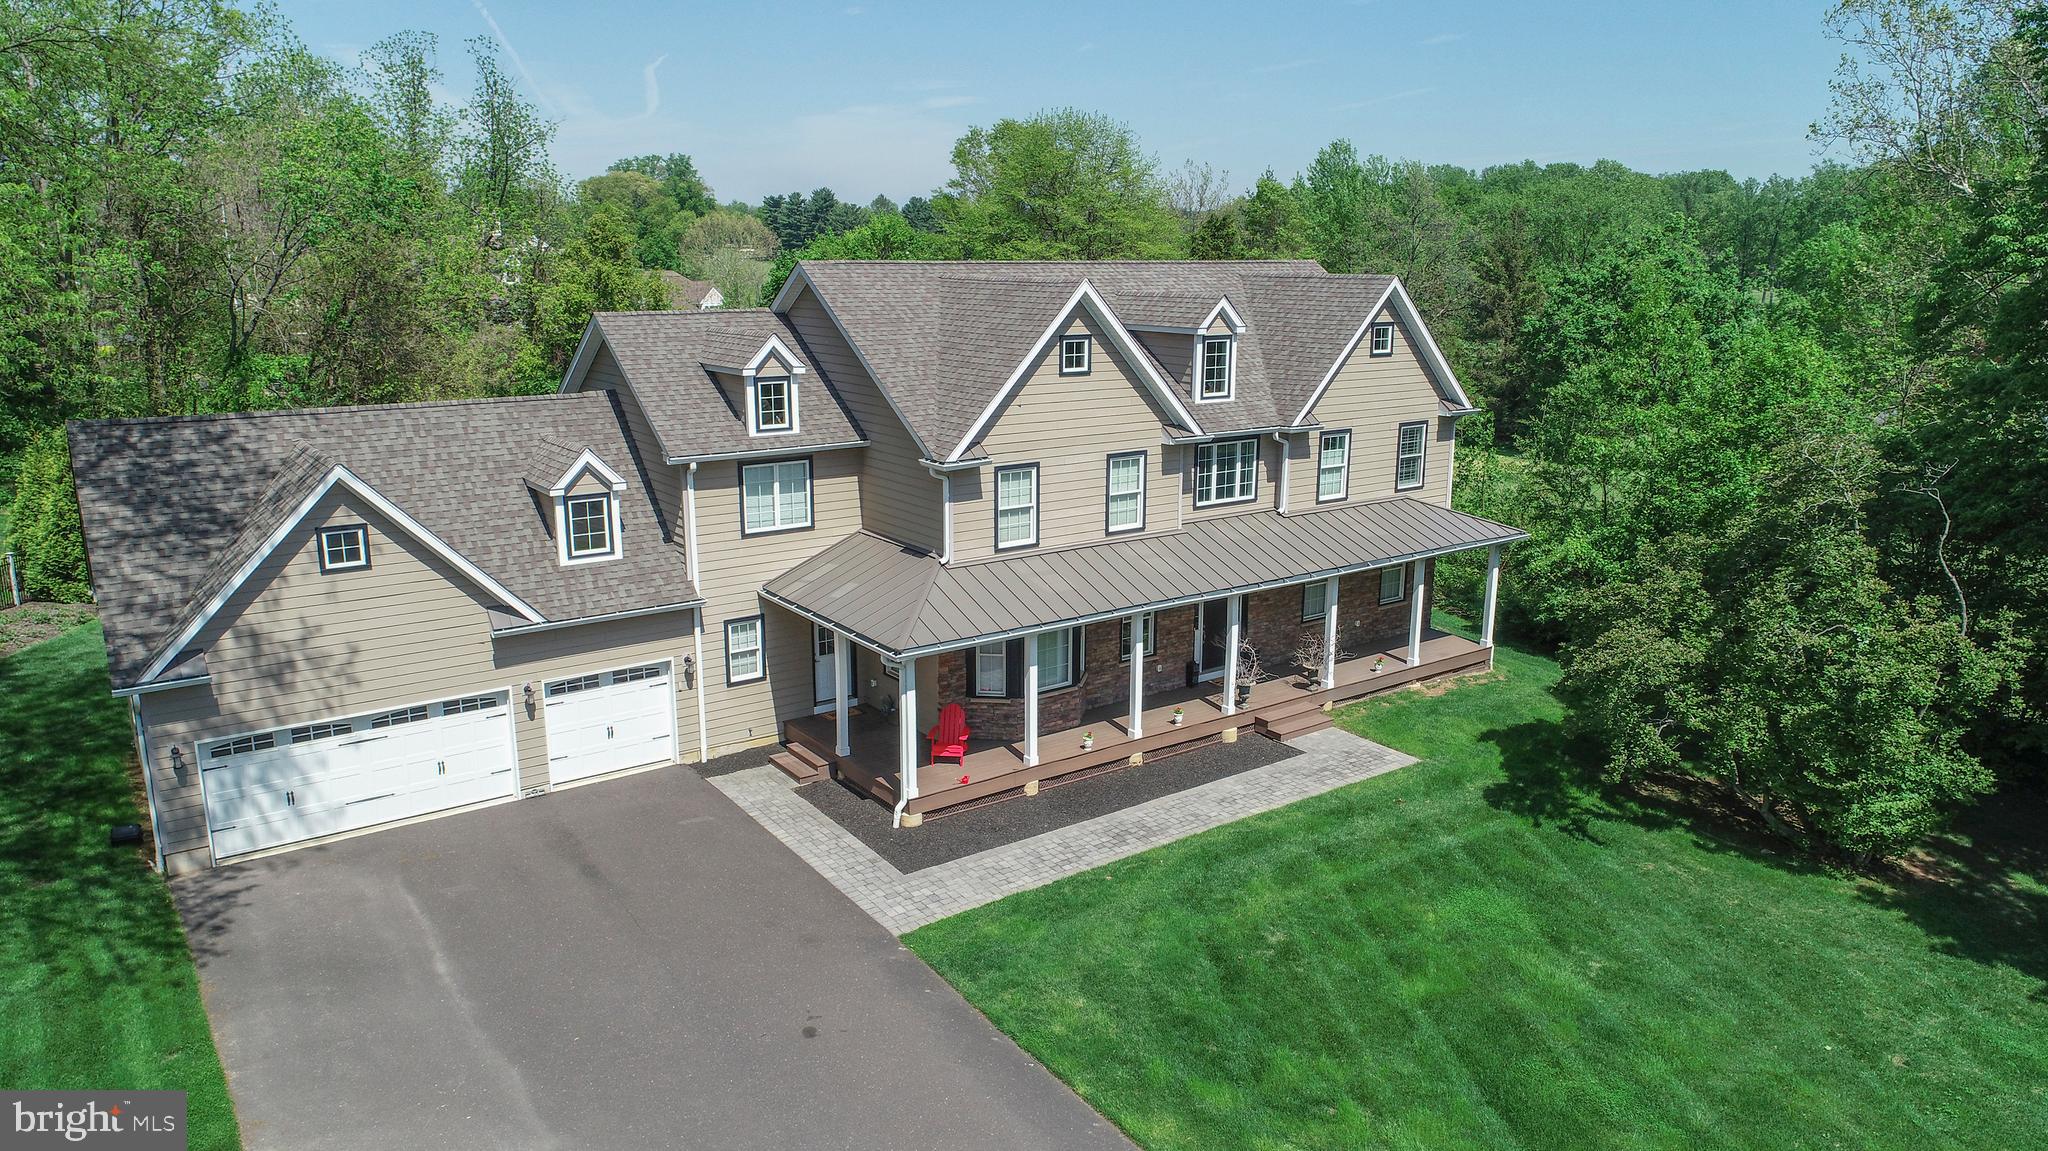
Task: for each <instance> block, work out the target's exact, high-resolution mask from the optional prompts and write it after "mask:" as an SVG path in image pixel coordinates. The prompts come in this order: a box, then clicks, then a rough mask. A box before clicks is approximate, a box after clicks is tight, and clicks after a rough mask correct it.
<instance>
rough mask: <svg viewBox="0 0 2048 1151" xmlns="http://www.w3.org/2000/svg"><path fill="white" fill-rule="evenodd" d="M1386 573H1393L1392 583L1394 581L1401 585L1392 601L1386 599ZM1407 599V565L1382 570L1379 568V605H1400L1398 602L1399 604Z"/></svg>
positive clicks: (1396, 565) (1397, 565)
mask: <svg viewBox="0 0 2048 1151" xmlns="http://www.w3.org/2000/svg"><path fill="white" fill-rule="evenodd" d="M1388 572H1393V573H1394V581H1395V582H1396V583H1398V584H1400V585H1401V590H1400V591H1399V592H1397V593H1395V595H1394V598H1392V599H1388V598H1387V573H1388ZM1407 598H1408V565H1407V564H1395V565H1393V566H1392V567H1384V568H1381V569H1380V589H1379V599H1380V603H1381V604H1390V603H1400V602H1401V601H1402V600H1404V599H1407Z"/></svg>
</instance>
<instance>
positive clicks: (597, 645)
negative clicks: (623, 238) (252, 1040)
mask: <svg viewBox="0 0 2048 1151" xmlns="http://www.w3.org/2000/svg"><path fill="white" fill-rule="evenodd" d="M1471 411H1472V408H1471V405H1470V404H1469V403H1468V402H1467V400H1466V397H1465V394H1464V392H1463V391H1462V390H1461V389H1460V388H1459V386H1458V381H1457V379H1456V378H1455V376H1454V375H1453V374H1452V372H1451V370H1450V368H1449V366H1448V365H1447V364H1446V363H1445V362H1444V359H1443V357H1442V355H1441V354H1440V353H1439V352H1438V350H1437V348H1436V345H1435V344H1434V342H1433V341H1432V340H1431V339H1430V336H1429V332H1428V329H1427V328H1426V327H1425V325H1424V324H1423V322H1422V318H1421V317H1420V316H1419V315H1418V314H1417V313H1416V310H1415V307H1414V305H1413V303H1412V302H1411V301H1410V300H1409V299H1408V296H1407V294H1406V292H1405V291H1403V289H1402V287H1401V285H1400V283H1399V281H1397V280H1395V279H1392V278H1389V277H1385V276H1338V275H1330V274H1327V273H1325V272H1323V271H1322V270H1321V269H1320V268H1319V267H1317V266H1316V265H1315V264H1313V263H1307V262H1273V263H1257V262H1248V263H1187V264H1165V263H1015V264H1008V263H1006V264H976V263H879V262H876V263H869V262H818V263H806V264H802V265H799V266H798V267H797V269H796V270H795V272H794V274H792V275H791V277H790V279H789V281H788V283H787V285H786V286H785V287H784V288H783V289H782V291H781V293H780V294H779V295H778V296H777V297H776V299H775V301H774V302H773V304H772V305H771V306H770V307H767V308H758V309H745V310H733V311H722V310H721V311H705V312H648V313H637V312H636V313H605V314H600V315H597V316H595V317H593V318H592V319H591V322H590V325H589V327H588V329H587V331H586V333H585V336H584V338H583V341H582V345H581V347H580V348H579V349H578V351H577V353H576V356H575V359H574V362H573V364H572V365H571V367H570V369H569V371H568V372H567V375H566V377H565V379H564V381H563V383H562V387H561V391H560V394H558V395H552V396H542V397H527V398H517V399H491V400H474V401H455V402H442V403H426V404H411V405H394V406H381V407H365V408H339V409H324V410H318V411H304V412H268V413H254V414H247V415H235V416H208V417H175V418H164V419H146V420H120V421H101V422H90V423H77V424H73V425H72V427H71V429H70V434H71V445H72V453H73V461H74V469H75V473H76V477H77V483H78V497H79V506H80V511H81V513H82V517H83V521H84V526H85V534H86V541H87V546H88V551H89V557H90V560H91V566H92V573H93V580H94V586H95V589H96V592H97V595H98V599H99V602H100V605H101V610H102V615H103V619H104V622H105V627H106V639H107V653H108V662H109V667H110V670H111V675H112V679H113V687H114V690H115V692H116V694H118V695H121V696H124V697H126V698H127V699H128V701H129V705H130V708H131V714H132V716H133V719H134V726H135V735H136V740H137V745H138V750H139V753H140V756H141V759H142V761H143V762H144V763H145V764H147V765H148V767H147V770H146V771H145V772H144V778H145V780H146V783H147V786H148V790H149V800H150V806H151V811H152V817H153V819H154V821H155V826H156V829H157V832H158V835H157V839H158V847H159V850H160V852H161V855H162V859H163V862H164V864H165V865H166V866H167V867H169V868H172V869H174V870H175V869H183V868H191V867H203V866H207V865H209V864H211V863H213V862H215V861H220V860H227V859H235V858H243V857H248V856H252V855H255V854H259V853H263V852H270V851H275V850H280V849H283V848H286V847H290V846H295V845H302V844H305V843H308V842H314V841H318V840H321V839H324V838H327V837H331V836H336V835H347V834H356V833H360V832H362V831H365V830H367V829H370V828H373V827H378V826H383V825H388V824H391V823H394V822H400V821H408V820H415V819H421V818H426V817H429V816H434V815H439V814H445V813H447V812H450V811H455V810H460V809H464V808H467V807H471V806H476V805H480V804H487V803H503V802H513V801H517V800H520V799H523V798H527V797H532V796H536V795H541V794H544V793H546V792H548V791H551V790H553V789H556V788H560V787H564V786H572V785H575V784H578V783H581V782H584V781H587V780H593V779H600V778H604V777H607V776H612V775H616V774H619V773H622V772H630V771H639V770H647V769H650V768H654V767H660V766H664V765H668V764H671V763H675V762H690V761H701V760H708V759H711V758H714V757H717V756H719V755H722V754H726V753H730V752H734V751H737V750H741V749H746V748H750V747H758V746H764V745H774V744H782V745H783V748H782V749H781V750H779V751H777V752H775V753H774V758H775V761H776V762H777V764H778V765H779V766H781V767H782V768H783V769H784V770H785V771H787V772H789V773H790V774H791V775H793V776H797V777H799V778H814V777H816V776H817V775H819V774H821V773H824V772H831V773H833V774H835V775H837V776H839V777H840V778H842V779H843V780H845V781H846V782H848V783H849V784H851V785H853V786H855V787H857V788H859V789H861V790H863V791H865V792H866V793H867V794H869V795H871V796H873V797H874V798H875V799H876V800H877V801H879V802H882V803H885V804H887V805H889V806H890V807H891V808H893V809H894V811H895V814H896V817H897V820H898V821H899V823H901V824H902V825H906V826H915V825H916V824H918V823H919V822H920V821H921V820H922V818H923V817H924V816H925V815H926V814H928V813H931V812H934V811H939V810H943V809H945V808H947V807H951V806H955V805H957V804H960V803H963V802H969V801H973V800H977V799H982V798H986V797H989V796H992V795H998V794H1014V793H1020V792H1021V793H1023V794H1027V795H1028V794H1035V793H1036V792H1037V789H1038V786H1039V785H1040V784H1041V783H1044V782H1051V781H1055V780H1057V779H1059V778H1060V777H1062V776H1067V775H1072V774H1073V773H1076V772H1081V771H1091V770H1098V769H1101V768H1104V767H1109V766H1114V765H1116V764H1120V763H1126V762H1133V761H1138V760H1142V758H1143V757H1144V756H1146V755H1148V754H1153V755H1156V754H1157V753H1158V752H1160V751H1162V750H1164V749H1168V748H1171V747H1174V746H1176V745H1180V744H1185V743H1187V742H1190V741H1193V740H1197V739H1211V738H1215V737H1221V738H1225V739H1233V738H1236V737H1237V735H1238V734H1239V733H1240V732H1241V731H1244V730H1245V729H1247V728H1250V729H1255V730H1259V731H1263V732H1266V733H1269V734H1274V735H1277V736H1285V735H1288V734H1290V733H1293V732H1298V731H1301V730H1305V729H1307V728H1311V727H1314V726H1317V725H1319V724H1321V723H1326V722H1327V719H1326V718H1325V717H1324V710H1325V709H1326V708H1327V707H1329V706H1330V705H1332V704H1334V703H1336V702H1340V701H1342V700H1345V699H1349V698H1354V697H1356V696H1360V695H1364V694H1369V693H1371V692H1374V691H1380V690H1385V689H1387V688H1389V687H1392V686H1395V685H1398V684H1401V683H1407V682H1412V681H1414V680H1416V679H1421V678H1432V677H1436V676H1441V675H1447V674H1452V673H1456V672H1460V671H1466V670H1471V669H1475V668H1484V667H1486V666H1489V664H1490V661H1491V655H1492V652H1491V643H1492V616H1493V601H1494V594H1493V590H1494V587H1495V585H1496V583H1497V579H1498V572H1499V564H1500V553H1501V548H1502V546H1503V545H1505V544H1508V543H1510V542H1512V541H1514V540H1516V539H1519V538H1522V533H1520V532H1518V531H1516V530H1515V529H1513V528H1509V527H1505V526H1503V525H1500V524H1497V523H1492V522H1490V521H1487V520H1483V519H1479V518H1476V517H1473V516H1469V515H1464V514H1461V513H1459V512H1456V511H1453V510H1452V509H1451V507H1450V502H1451V501H1450V495H1451V490H1450V489H1451V473H1452V467H1451V464H1452V454H1453V451H1454V450H1455V446H1456V441H1455V429H1456V426H1457V422H1458V420H1459V419H1460V418H1461V417H1462V416H1464V415H1466V414H1469V413H1470V412H1471ZM1472 550H1479V551H1484V552H1485V553H1487V554H1488V555H1489V557H1490V563H1489V568H1488V572H1489V574H1488V579H1487V594H1486V602H1485V608H1484V617H1485V623H1484V627H1483V631H1482V637H1481V640H1480V641H1479V642H1478V643H1473V642H1470V641H1467V640H1465V639H1462V638H1460V637H1456V636H1450V635H1444V634H1441V633H1438V632H1435V631H1432V630H1431V629H1430V628H1429V627H1428V607H1429V604H1430V600H1431V596H1432V592H1433V590H1434V578H1433V563H1434V560H1435V559H1436V558H1437V557H1439V556H1443V555H1447V554H1451V553H1454V552H1462V551H1472ZM1241 658H1243V659H1247V660H1256V662H1257V663H1258V664H1259V665H1260V666H1261V667H1262V668H1263V669H1264V671H1265V673H1266V674H1265V675H1264V676H1263V677H1262V678H1261V679H1260V680H1259V681H1258V682H1256V683H1249V682H1247V681H1248V680H1249V679H1250V677H1249V676H1247V675H1245V674H1242V673H1243V672H1244V671H1245V670H1247V668H1248V666H1249V664H1247V667H1246V668H1240V666H1239V663H1240V660H1241ZM1225 684H1243V685H1244V686H1243V687H1242V688H1241V690H1232V691H1226V690H1224V685H1225ZM949 703H958V704H960V705H961V707H962V708H963V709H964V711H965V714H966V716H967V718H968V722H969V724H970V726H971V727H972V729H973V734H974V738H973V740H972V741H971V743H970V745H969V750H968V752H967V754H966V755H965V756H964V757H962V758H961V759H960V760H959V761H957V762H956V761H952V760H948V761H947V762H945V763H943V764H938V765H934V764H930V763H928V762H927V758H928V754H927V752H928V749H927V746H926V744H925V741H924V738H923V735H924V732H925V731H926V730H927V729H928V728H930V727H931V726H932V725H933V724H934V722H935V720H936V717H937V714H938V712H939V710H940V709H941V708H942V707H943V706H944V705H946V704H949Z"/></svg>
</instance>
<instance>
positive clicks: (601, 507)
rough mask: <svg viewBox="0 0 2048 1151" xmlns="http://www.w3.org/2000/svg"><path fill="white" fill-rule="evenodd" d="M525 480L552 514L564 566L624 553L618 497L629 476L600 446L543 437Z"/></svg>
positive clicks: (557, 555)
mask: <svg viewBox="0 0 2048 1151" xmlns="http://www.w3.org/2000/svg"><path fill="white" fill-rule="evenodd" d="M565 460H566V461H567V463H564V461H565ZM526 486H527V487H529V488H531V489H532V490H533V492H534V494H535V496H536V497H538V498H539V499H540V501H541V503H542V505H543V506H544V507H545V508H546V509H547V511H548V514H549V515H550V517H551V521H550V531H551V534H552V535H553V536H554V537H555V558H556V560H557V561H558V562H559V563H561V565H562V566H563V567H570V566H574V565H580V564H591V563H602V562H604V561H606V560H615V559H618V558H619V556H620V554H621V550H620V549H621V541H620V531H619V528H620V524H619V514H620V511H619V497H620V496H621V495H622V494H624V492H625V490H626V481H625V478H624V477H622V476H620V475H619V473H618V472H616V471H613V470H612V468H611V467H610V465H608V464H606V463H605V462H604V460H603V459H601V458H599V456H598V454H597V453H596V452H595V451H593V450H591V449H589V448H584V449H583V450H582V451H581V452H578V451H576V450H575V449H574V448H572V447H570V446H568V445H565V444H563V443H561V442H559V441H557V440H553V439H549V438H546V437H543V438H542V439H541V441H540V445H539V452H538V454H537V455H536V457H535V460H534V466H533V467H532V468H531V469H530V470H529V474H528V475H527V477H526Z"/></svg>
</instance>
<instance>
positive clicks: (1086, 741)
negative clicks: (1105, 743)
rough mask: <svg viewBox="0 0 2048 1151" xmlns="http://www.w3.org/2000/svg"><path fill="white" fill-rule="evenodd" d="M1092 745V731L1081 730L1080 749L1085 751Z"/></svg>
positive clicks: (1093, 734)
mask: <svg viewBox="0 0 2048 1151" xmlns="http://www.w3.org/2000/svg"><path fill="white" fill-rule="evenodd" d="M1094 746H1095V733H1094V732H1092V731H1084V732H1082V733H1081V750H1082V751H1087V750H1088V749H1089V748H1091V747H1094Z"/></svg>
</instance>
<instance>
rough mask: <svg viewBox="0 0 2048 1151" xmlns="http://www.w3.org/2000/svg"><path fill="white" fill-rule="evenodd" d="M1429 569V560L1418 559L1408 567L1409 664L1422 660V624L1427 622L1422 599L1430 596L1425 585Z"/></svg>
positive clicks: (1411, 665) (1412, 664)
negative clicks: (1424, 581)
mask: <svg viewBox="0 0 2048 1151" xmlns="http://www.w3.org/2000/svg"><path fill="white" fill-rule="evenodd" d="M1428 570H1429V561H1428V560H1416V561H1415V562H1414V563H1413V564H1412V565H1410V566H1409V569H1408V666H1409V667H1414V666H1415V665H1416V664H1418V663H1421V662H1422V625H1423V623H1424V622H1425V620H1424V619H1423V612H1422V601H1423V600H1425V599H1427V598H1428V597H1429V589H1428V588H1427V587H1424V586H1423V583H1422V579H1423V573H1424V572H1426V571H1428Z"/></svg>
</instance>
